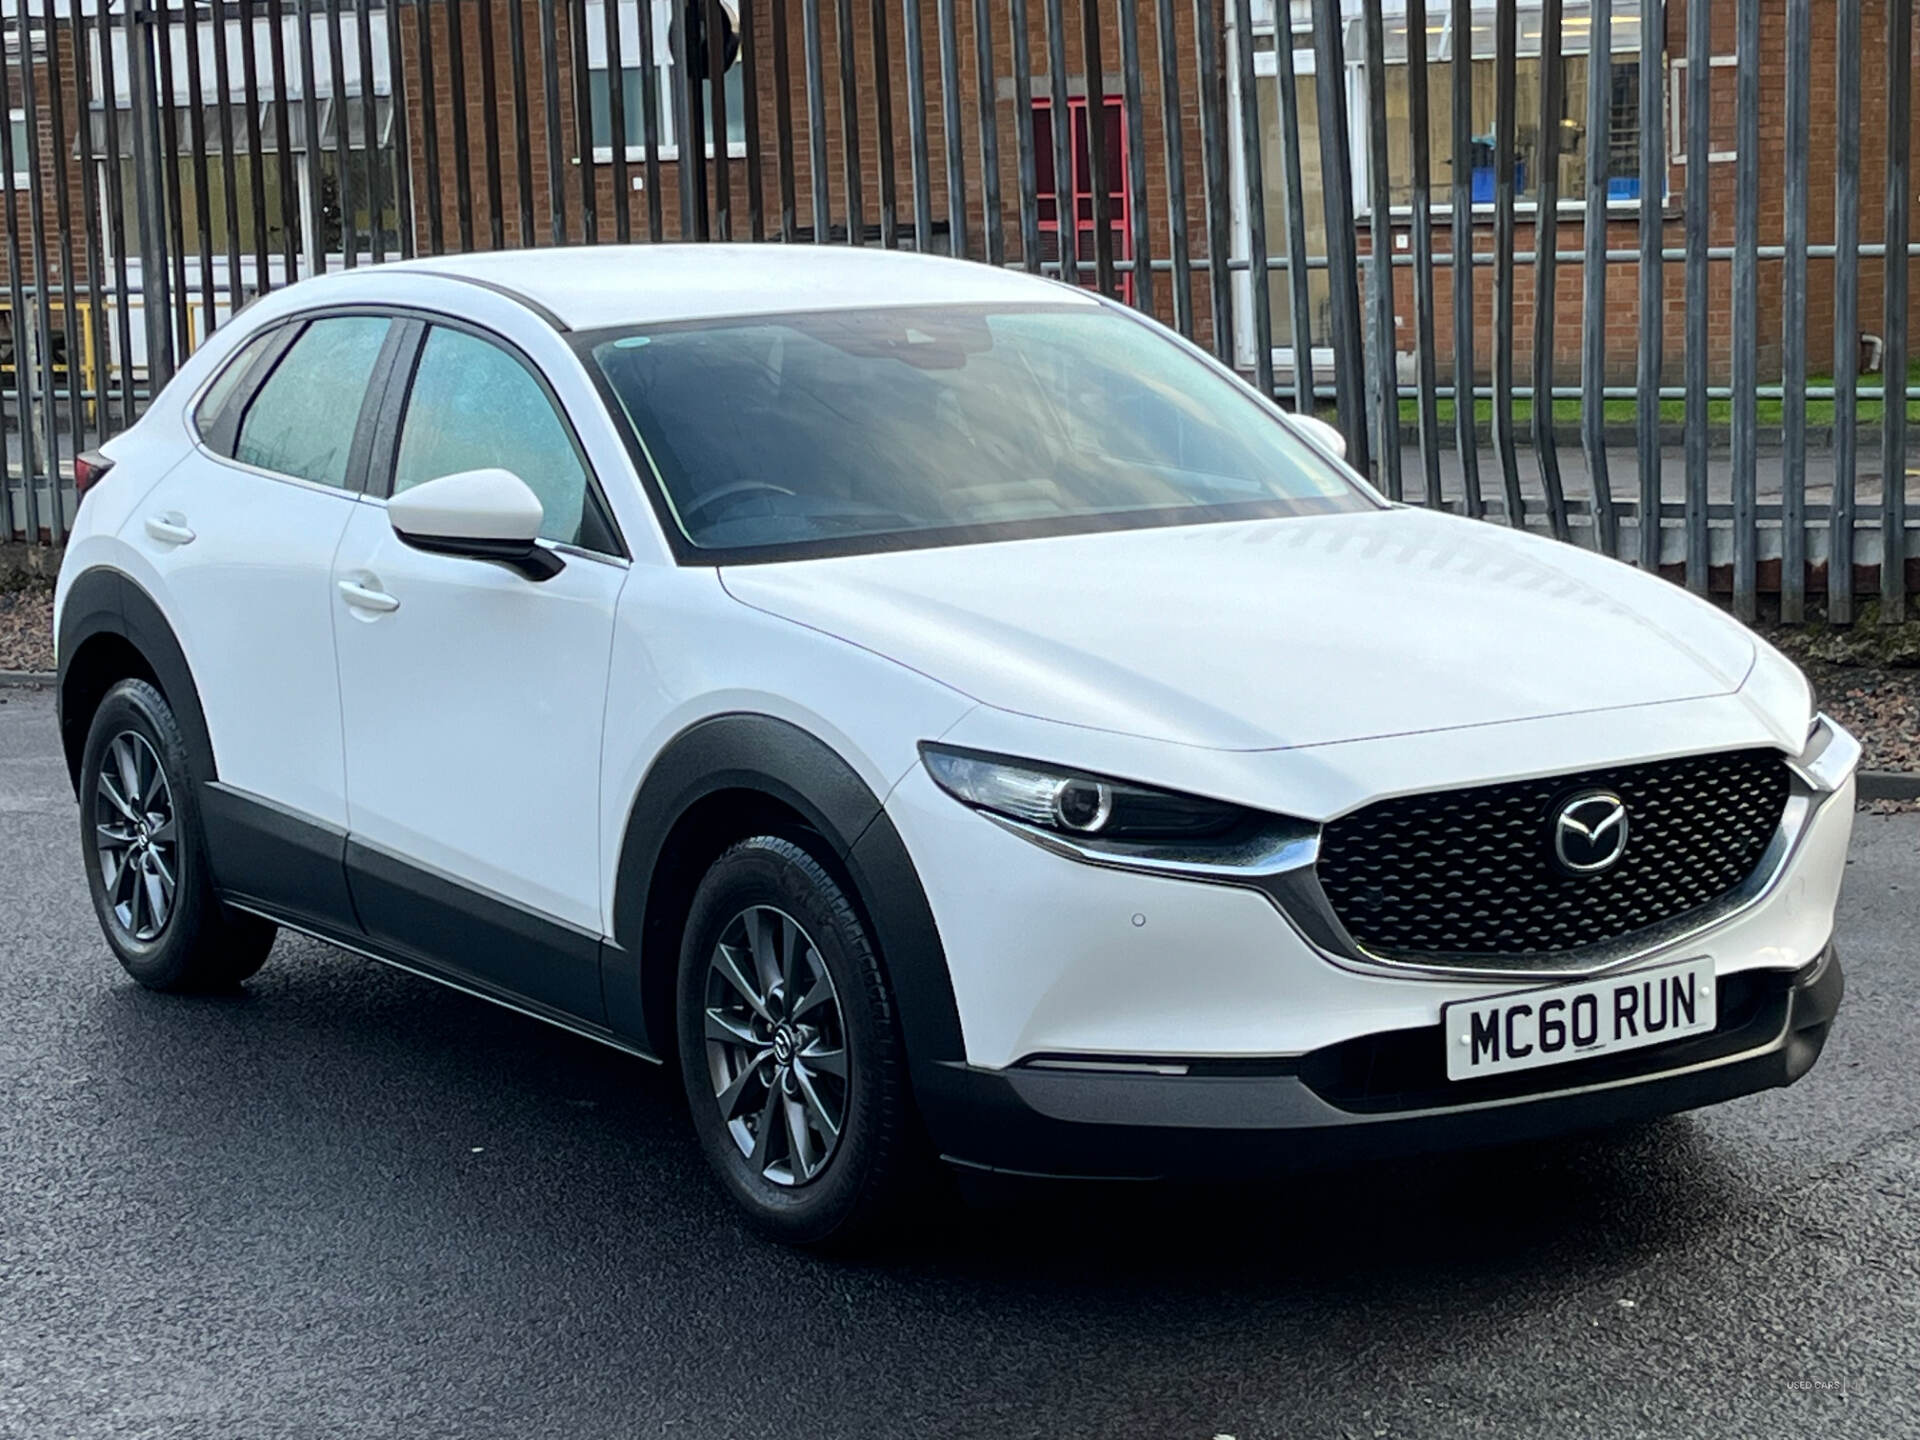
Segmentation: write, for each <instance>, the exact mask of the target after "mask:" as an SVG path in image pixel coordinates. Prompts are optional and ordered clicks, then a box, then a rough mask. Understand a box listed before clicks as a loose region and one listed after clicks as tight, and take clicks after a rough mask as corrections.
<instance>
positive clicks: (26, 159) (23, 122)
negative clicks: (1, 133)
mask: <svg viewBox="0 0 1920 1440" xmlns="http://www.w3.org/2000/svg"><path fill="white" fill-rule="evenodd" d="M7 118H8V119H9V120H10V121H12V122H13V185H14V188H15V189H16V190H24V189H26V188H27V187H28V186H29V185H31V184H32V183H33V168H34V167H33V137H32V136H31V135H29V134H28V133H27V112H26V111H24V110H11V111H9V112H7Z"/></svg>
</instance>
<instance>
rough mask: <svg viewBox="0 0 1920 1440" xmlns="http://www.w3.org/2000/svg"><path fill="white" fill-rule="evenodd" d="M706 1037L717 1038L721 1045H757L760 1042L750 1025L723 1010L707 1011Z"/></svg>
mask: <svg viewBox="0 0 1920 1440" xmlns="http://www.w3.org/2000/svg"><path fill="white" fill-rule="evenodd" d="M707 1039H709V1040H718V1041H719V1042H720V1043H721V1044H722V1045H747V1046H753V1047H758V1046H759V1044H760V1041H759V1040H758V1039H757V1038H756V1037H755V1036H754V1033H753V1027H752V1026H751V1025H749V1024H748V1023H747V1022H746V1021H744V1020H736V1019H734V1018H733V1017H732V1016H731V1015H729V1014H727V1013H726V1012H725V1011H724V1010H709V1011H707Z"/></svg>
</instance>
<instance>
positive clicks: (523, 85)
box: [396, 0, 618, 246]
mask: <svg viewBox="0 0 1920 1440" xmlns="http://www.w3.org/2000/svg"><path fill="white" fill-rule="evenodd" d="M414 3H415V4H418V3H419V0H414ZM609 4H610V5H617V4H618V0H609ZM397 64H398V62H396V68H397ZM507 65H508V68H509V69H511V70H512V72H513V73H512V75H511V76H509V80H510V83H511V85H512V88H513V189H514V197H513V198H514V200H515V202H516V209H517V210H518V211H519V220H520V229H519V235H518V243H519V244H520V245H523V246H532V245H535V244H538V243H539V242H538V241H537V240H536V239H535V238H534V233H533V117H532V115H531V113H530V110H529V108H528V103H527V77H528V75H529V73H530V72H529V71H528V68H527V17H526V11H525V7H524V6H523V5H522V3H521V0H507ZM420 104H421V109H422V110H423V111H424V112H425V113H426V114H428V115H432V114H433V98H432V96H431V95H426V96H423V97H421V101H420ZM403 173H404V172H403ZM433 203H434V204H435V206H438V205H439V203H440V201H439V196H438V194H436V195H435V196H434V202H433Z"/></svg>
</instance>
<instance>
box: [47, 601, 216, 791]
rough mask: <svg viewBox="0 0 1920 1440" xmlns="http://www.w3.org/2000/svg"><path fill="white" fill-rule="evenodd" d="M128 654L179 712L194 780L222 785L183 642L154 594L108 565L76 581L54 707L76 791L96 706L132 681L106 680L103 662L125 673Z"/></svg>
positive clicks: (63, 618) (63, 622)
mask: <svg viewBox="0 0 1920 1440" xmlns="http://www.w3.org/2000/svg"><path fill="white" fill-rule="evenodd" d="M128 649H130V650H131V651H132V652H133V656H134V657H137V659H138V660H139V661H140V662H141V663H142V664H144V666H145V668H146V672H147V673H146V674H145V675H141V674H140V672H139V671H138V670H137V669H135V670H131V671H127V673H131V674H133V675H135V676H138V677H139V678H143V679H144V678H151V680H152V681H153V683H154V684H155V686H156V687H157V688H158V689H159V691H160V693H161V694H162V695H163V696H165V697H166V701H167V705H168V707H169V708H170V709H171V710H172V711H173V715H174V721H175V723H176V724H177V725H178V726H179V727H180V738H181V739H182V740H183V741H184V742H185V744H186V749H187V759H188V761H189V763H190V764H191V766H192V774H191V776H190V777H189V778H190V779H191V780H192V781H193V782H195V783H197V784H202V785H204V784H207V783H208V782H210V781H212V780H214V779H217V778H218V774H219V772H218V770H217V769H216V767H215V764H214V755H213V739H212V736H211V734H210V732H209V731H208V729H207V719H206V715H205V714H204V713H203V712H202V710H201V708H200V692H199V690H198V689H197V688H196V687H195V685H194V683H193V672H192V670H191V669H189V668H188V666H187V657H186V653H185V651H183V650H182V649H181V648H180V641H179V640H178V639H177V638H176V637H175V635H174V633H173V628H172V627H171V626H170V625H168V623H167V620H166V617H165V616H164V615H162V614H161V613H160V607H159V606H158V605H157V604H155V603H154V600H153V597H152V596H150V595H148V594H147V592H146V591H145V590H143V589H141V588H140V586H139V584H138V583H137V582H135V581H134V580H133V578H132V577H131V576H129V575H127V574H125V573H124V572H122V571H119V570H114V569H110V568H107V567H104V566H103V567H98V568H95V569H91V570H88V571H86V572H85V573H83V574H82V575H80V576H79V577H78V578H77V579H75V580H74V582H73V585H72V587H71V589H70V590H69V591H68V594H67V598H66V603H65V605H64V606H63V607H62V609H61V613H60V635H59V651H60V670H59V675H58V677H57V680H58V683H57V688H56V692H55V705H56V706H57V713H58V715H59V725H60V740H61V745H62V748H63V749H64V750H65V752H66V757H67V773H68V777H69V778H70V779H71V780H72V782H73V785H74V787H75V791H76V793H77V792H78V789H79V784H80V756H81V751H82V749H83V748H84V747H85V745H86V739H87V726H88V725H89V724H90V723H91V721H92V719H93V711H94V708H95V707H96V706H98V705H99V703H100V700H101V698H102V697H103V696H104V695H105V694H106V692H107V690H108V688H109V687H110V686H111V685H112V683H113V682H114V681H115V680H120V679H124V678H127V674H126V673H107V674H103V673H102V671H101V670H100V662H102V661H105V660H108V659H111V660H113V661H116V662H119V663H116V664H115V665H114V666H113V667H112V669H113V670H121V671H125V670H126V663H125V662H126V661H127V659H128V658H129V657H128V656H127V653H126V652H127V650H128ZM103 650H104V651H106V652H108V653H106V654H103V653H102V652H103Z"/></svg>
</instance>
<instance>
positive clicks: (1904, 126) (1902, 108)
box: [1880, 0, 1913, 625]
mask: <svg viewBox="0 0 1920 1440" xmlns="http://www.w3.org/2000/svg"><path fill="white" fill-rule="evenodd" d="M1912 204H1913V0H1887V230H1886V243H1887V270H1886V277H1887V279H1886V322H1885V325H1884V327H1883V329H1884V332H1885V335H1886V347H1887V348H1886V353H1885V363H1884V368H1883V370H1882V373H1883V374H1884V375H1885V376H1886V385H1885V386H1884V390H1885V394H1886V399H1885V400H1884V401H1883V402H1882V404H1881V409H1882V411H1883V417H1882V420H1881V427H1882V430H1881V439H1880V473H1881V475H1882V477H1883V479H1882V480H1881V482H1880V547H1881V553H1880V620H1881V623H1882V624H1887V625H1897V624H1899V623H1900V622H1901V621H1903V620H1905V619H1906V618H1907V565H1906V552H1907V388H1908V387H1907V357H1908V356H1909V355H1910V354H1912V349H1911V344H1910V339H1909V337H1908V335H1907V322H1908V320H1909V318H1910V317H1909V314H1908V309H1909V304H1910V302H1909V300H1908V296H1907V276H1908V273H1909V269H1910V261H1909V257H1908V254H1907V244H1908V239H1907V237H1908V236H1909V234H1911V228H1912V219H1911V213H1910V207H1911V206H1912Z"/></svg>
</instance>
